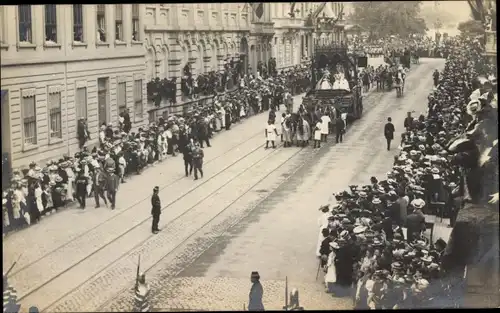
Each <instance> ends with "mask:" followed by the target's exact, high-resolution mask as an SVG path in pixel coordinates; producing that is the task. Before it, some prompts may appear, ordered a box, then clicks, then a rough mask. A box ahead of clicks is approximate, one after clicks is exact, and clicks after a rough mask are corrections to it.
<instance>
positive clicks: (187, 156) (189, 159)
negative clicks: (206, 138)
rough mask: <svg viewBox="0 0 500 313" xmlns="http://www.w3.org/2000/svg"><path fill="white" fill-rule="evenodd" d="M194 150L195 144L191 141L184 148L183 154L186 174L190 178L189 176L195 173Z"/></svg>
mask: <svg viewBox="0 0 500 313" xmlns="http://www.w3.org/2000/svg"><path fill="white" fill-rule="evenodd" d="M192 149H193V144H192V142H191V141H190V142H189V143H188V144H187V145H185V146H184V147H183V148H182V154H183V157H184V172H185V173H186V177H188V175H191V173H192V172H193V152H192ZM188 167H189V171H188Z"/></svg>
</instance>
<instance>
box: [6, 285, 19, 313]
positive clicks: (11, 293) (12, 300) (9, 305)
mask: <svg viewBox="0 0 500 313" xmlns="http://www.w3.org/2000/svg"><path fill="white" fill-rule="evenodd" d="M20 307H21V305H19V304H17V291H16V289H15V288H14V287H10V286H8V287H7V288H5V290H4V291H3V312H4V313H17V312H19V308H20Z"/></svg>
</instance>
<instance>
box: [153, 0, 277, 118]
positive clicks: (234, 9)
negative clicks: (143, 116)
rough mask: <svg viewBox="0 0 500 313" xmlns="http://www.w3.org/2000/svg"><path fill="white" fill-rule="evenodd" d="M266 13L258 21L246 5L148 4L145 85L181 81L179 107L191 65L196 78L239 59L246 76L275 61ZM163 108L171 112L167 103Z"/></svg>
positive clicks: (178, 92) (265, 7)
mask: <svg viewBox="0 0 500 313" xmlns="http://www.w3.org/2000/svg"><path fill="white" fill-rule="evenodd" d="M268 7H269V4H267V3H265V4H264V15H263V16H262V17H261V18H258V17H256V16H255V12H254V10H253V9H252V7H251V5H250V4H246V3H177V4H146V5H145V19H144V24H145V28H144V29H145V50H146V64H147V66H146V67H147V68H146V79H147V81H150V80H153V79H155V78H159V79H163V78H167V79H172V78H177V80H176V82H177V102H178V103H179V102H181V88H180V84H181V77H182V76H183V72H182V71H183V68H184V66H185V65H186V64H188V63H189V64H190V65H191V69H192V73H193V74H194V75H195V76H196V75H199V74H203V73H208V72H211V71H222V70H223V69H224V65H225V64H226V63H229V62H230V61H231V60H233V61H237V60H240V59H241V60H243V61H244V63H245V64H246V69H247V71H251V72H255V71H256V69H257V63H258V61H259V60H261V61H267V60H268V59H269V58H270V57H271V55H272V50H271V37H272V34H273V31H272V22H271V15H270V10H269V9H268ZM150 105H152V104H150ZM161 106H162V107H163V106H167V100H166V99H164V100H163V103H162V104H161ZM171 111H172V110H171Z"/></svg>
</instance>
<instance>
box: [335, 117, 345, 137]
mask: <svg viewBox="0 0 500 313" xmlns="http://www.w3.org/2000/svg"><path fill="white" fill-rule="evenodd" d="M344 129H345V123H344V120H343V119H342V117H341V116H340V115H338V116H337V118H336V119H335V141H336V142H337V143H339V140H340V142H342V137H343V136H344Z"/></svg>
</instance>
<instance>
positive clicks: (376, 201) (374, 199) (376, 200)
mask: <svg viewBox="0 0 500 313" xmlns="http://www.w3.org/2000/svg"><path fill="white" fill-rule="evenodd" d="M372 203H373V204H381V203H382V201H381V200H380V199H379V198H373V200H372Z"/></svg>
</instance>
